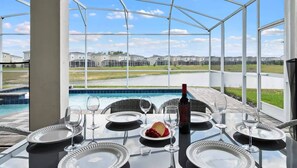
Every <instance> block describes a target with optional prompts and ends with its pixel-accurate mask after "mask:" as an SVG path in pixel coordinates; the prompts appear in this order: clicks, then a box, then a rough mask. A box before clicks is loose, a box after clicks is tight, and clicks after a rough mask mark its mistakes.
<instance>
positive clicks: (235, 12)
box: [209, 0, 256, 31]
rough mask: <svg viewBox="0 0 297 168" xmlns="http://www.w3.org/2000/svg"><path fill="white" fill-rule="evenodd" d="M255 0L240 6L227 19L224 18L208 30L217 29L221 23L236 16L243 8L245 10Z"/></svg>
mask: <svg viewBox="0 0 297 168" xmlns="http://www.w3.org/2000/svg"><path fill="white" fill-rule="evenodd" d="M255 1H256V0H250V1H248V2H247V3H246V4H244V5H243V6H241V7H240V8H238V9H237V10H236V11H234V12H232V13H231V14H230V15H228V16H227V17H225V18H224V19H223V20H222V21H221V22H218V23H217V24H216V25H214V26H213V27H211V28H210V29H209V30H210V31H211V30H213V29H214V28H216V27H218V26H219V25H220V24H221V23H222V22H225V21H227V20H228V19H230V18H231V17H232V16H234V15H236V14H237V13H239V12H240V11H242V9H243V8H246V7H247V6H249V5H250V4H252V3H253V2H255Z"/></svg>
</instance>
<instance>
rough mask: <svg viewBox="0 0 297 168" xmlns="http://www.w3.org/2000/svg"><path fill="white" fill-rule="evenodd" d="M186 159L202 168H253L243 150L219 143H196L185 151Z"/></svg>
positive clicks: (253, 164) (252, 163) (252, 162)
mask: <svg viewBox="0 0 297 168" xmlns="http://www.w3.org/2000/svg"><path fill="white" fill-rule="evenodd" d="M186 154H187V157H188V159H189V160H190V161H191V162H192V163H193V164H194V165H196V166H198V167H203V168H216V167H219V168H239V167H240V168H254V167H255V161H254V159H253V157H252V156H251V154H250V153H248V152H247V151H245V150H244V149H243V148H241V147H239V146H236V145H232V144H228V143H225V142H221V141H197V142H194V143H192V144H191V145H190V146H189V147H188V148H187V151H186Z"/></svg>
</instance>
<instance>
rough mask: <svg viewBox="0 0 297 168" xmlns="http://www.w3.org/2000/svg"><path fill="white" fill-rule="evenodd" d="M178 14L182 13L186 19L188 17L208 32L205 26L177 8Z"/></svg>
mask: <svg viewBox="0 0 297 168" xmlns="http://www.w3.org/2000/svg"><path fill="white" fill-rule="evenodd" d="M177 9H178V10H179V11H180V12H182V13H183V14H184V15H186V16H187V17H189V18H190V19H192V20H193V21H194V22H196V23H197V24H199V25H200V26H201V27H203V28H204V29H205V30H207V31H208V28H207V27H206V26H204V25H203V24H202V23H200V22H199V21H198V20H196V19H195V18H193V17H192V16H190V15H189V14H188V13H187V12H185V11H183V10H181V9H179V8H177Z"/></svg>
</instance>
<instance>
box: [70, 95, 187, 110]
mask: <svg viewBox="0 0 297 168" xmlns="http://www.w3.org/2000/svg"><path fill="white" fill-rule="evenodd" d="M90 95H92V96H98V97H99V100H100V107H99V108H100V109H103V108H105V107H106V106H107V105H109V104H111V103H113V102H116V101H118V100H122V99H139V98H141V97H142V96H150V97H151V101H152V103H153V104H155V105H156V107H157V108H159V107H160V105H161V104H163V103H164V102H165V101H167V100H169V99H173V98H180V97H181V94H180V93H83V94H70V96H69V105H79V106H80V107H81V108H82V109H86V102H87V99H88V96H90Z"/></svg>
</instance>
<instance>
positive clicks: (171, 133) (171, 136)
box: [170, 129, 173, 150]
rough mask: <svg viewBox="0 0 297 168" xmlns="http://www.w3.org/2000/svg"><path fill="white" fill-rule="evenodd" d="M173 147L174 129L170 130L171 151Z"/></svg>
mask: <svg viewBox="0 0 297 168" xmlns="http://www.w3.org/2000/svg"><path fill="white" fill-rule="evenodd" d="M172 147H173V131H172V129H170V150H171V149H172Z"/></svg>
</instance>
